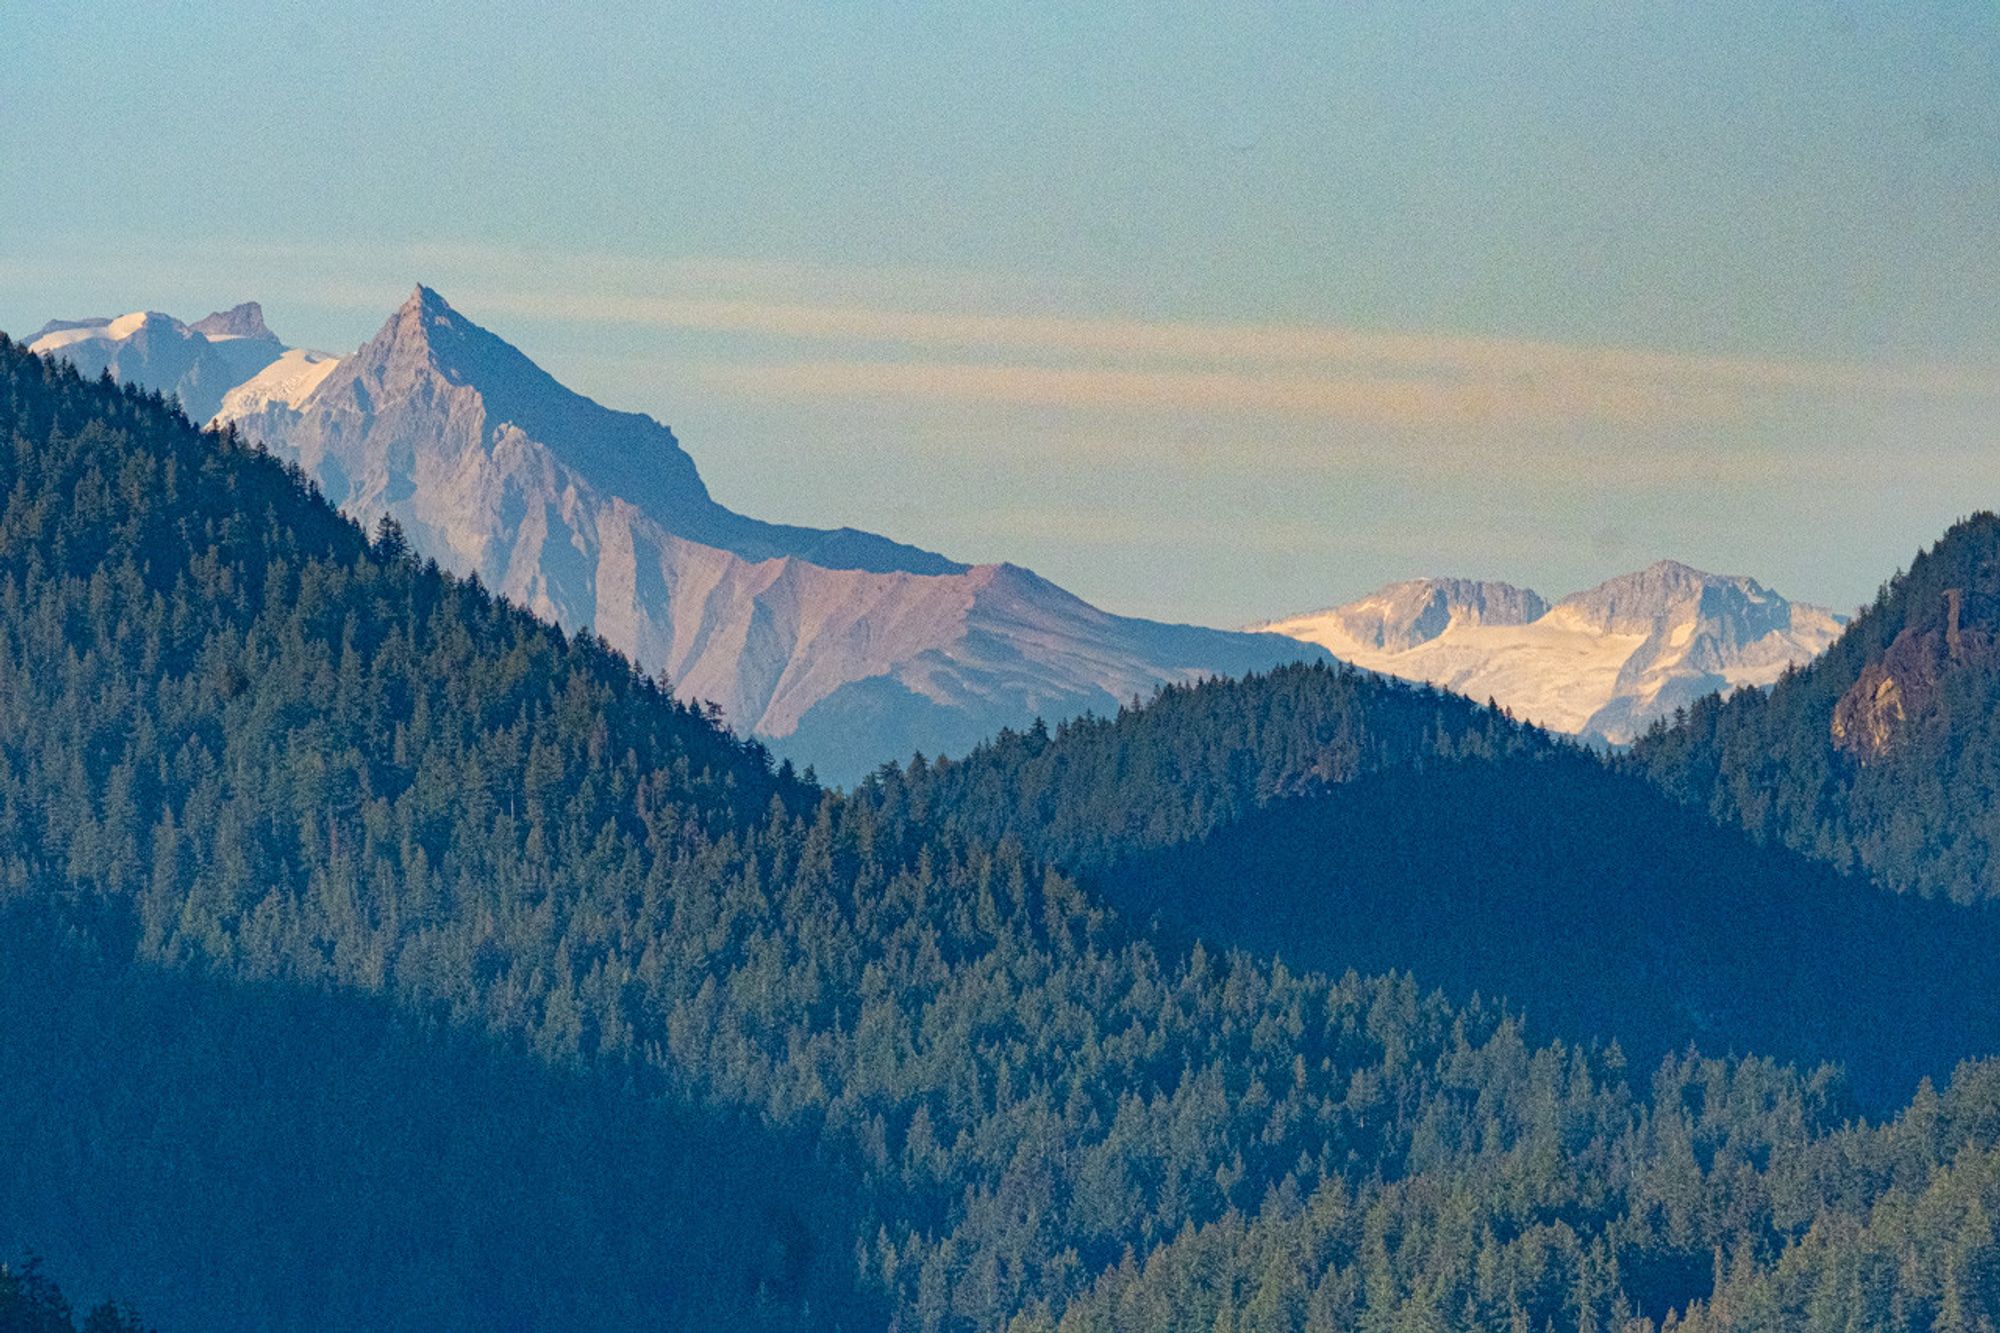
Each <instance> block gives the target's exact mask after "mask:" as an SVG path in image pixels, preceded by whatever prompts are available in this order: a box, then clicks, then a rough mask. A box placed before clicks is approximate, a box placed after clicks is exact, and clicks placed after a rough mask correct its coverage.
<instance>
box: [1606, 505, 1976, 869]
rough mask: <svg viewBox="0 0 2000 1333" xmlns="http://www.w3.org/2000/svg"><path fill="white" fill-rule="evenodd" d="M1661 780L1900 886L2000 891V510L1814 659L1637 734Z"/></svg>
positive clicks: (1896, 583)
mask: <svg viewBox="0 0 2000 1333" xmlns="http://www.w3.org/2000/svg"><path fill="white" fill-rule="evenodd" d="M1629 762H1630V764H1631V766H1632V767H1633V768H1634V769H1635V770H1636V771H1638V772H1640V773H1643V774H1644V775H1645V776H1646V777H1647V778H1648V779H1649V780H1651V781H1652V782H1654V783H1656V784H1657V785H1658V786H1659V787H1660V788H1661V789H1662V790H1663V791H1666V792H1667V793H1669V794H1670V795H1672V796H1674V797H1675V798H1677V799H1679V800H1682V801H1685V802H1687V803H1688V804H1690V805H1693V806H1695V807H1697V808H1699V809H1701V810H1704V811H1706V812H1708V813H1709V814H1710V815H1712V816H1713V817H1714V818H1715V819H1717V820H1719V821H1721V822H1724V823H1728V824H1733V825H1737V826H1740V827H1742V828H1744V829H1746V830H1748V831H1749V832H1750V833H1751V834H1752V835H1754V836H1756V837H1758V838H1762V839H1765V840H1767V841H1771V842H1775V843H1779V844H1782V845H1784V846H1787V847H1792V848H1796V849H1798V850H1799V851H1801V852H1803V853H1805V854H1807V855H1809V856H1813V857H1816V858H1818V859H1820V860H1823V861H1826V862H1828V863H1830V864H1832V865H1835V866H1839V867H1842V868H1850V867H1851V868H1856V869H1859V870H1861V871H1863V872H1865V873H1866V874H1868V875H1869V876H1871V877H1873V878H1874V879H1876V880H1878V881H1879V882H1881V883H1882V884H1884V885H1886V886H1888V887H1890V888H1892V889H1897V890H1902V891H1907V892H1912V893H1917V894H1923V895H1926V896H1934V897H1941V898H1949V899H1951V900H1953V901H1955V902H1961V903H1964V902H1975V901H1980V900H1983V899H1988V898H1994V897H2000V801H1996V799H1995V796H1994V793H1995V792H1996V791H2000V518H1996V517H1995V516H1994V515H1992V514H1990V513H1982V514H1975V515H1973V516H1972V517H1971V518H1968V519H1966V520H1964V521H1962V522H1960V523H1958V524H1956V525H1954V526H1953V527H1952V529H1951V530H1950V531H1949V532H1947V533H1946V534H1945V535H1944V537H1943V538H1942V539H1941V540H1939V541H1938V542H1937V544H1936V545H1935V546H1933V547H1932V548H1931V549H1930V550H1928V551H1924V552H1921V553H1919V554H1918V555H1917V557H1916V558H1915V559H1914V560H1913V561H1912V562H1911V564H1910V568H1909V570H1908V571H1907V572H1905V573H1902V574H1899V575H1897V576H1896V577H1895V578H1893V579H1891V580H1890V581H1889V582H1888V583H1886V584H1884V585H1883V587H1882V589H1881V591H1880V592H1879V593H1878V594H1877V596H1876V598H1875V601H1874V603H1873V604H1872V605H1871V606H1869V607H1867V608H1866V609H1865V610H1863V611H1862V612H1861V614H1860V615H1858V616H1857V617H1856V618H1855V620H1854V622H1853V624H1851V625H1850V626H1848V628H1847V631H1846V632H1845V633H1844V634H1842V635H1841V637H1840V638H1839V639H1838V640H1837V641H1836V642H1835V643H1834V644H1833V646H1832V647H1831V648H1829V649H1828V650H1827V651H1826V653H1824V654H1823V655H1822V656H1821V657H1820V658H1819V659H1818V660H1816V661H1814V662H1812V663H1811V664H1809V665H1807V666H1805V667H1803V668H1801V669H1799V670H1796V671H1792V672H1789V673H1788V674H1787V675H1786V676H1785V677H1784V678H1783V679H1782V680H1780V681H1779V682H1778V683H1777V685H1776V686H1775V687H1773V688H1772V689H1771V690H1770V691H1769V693H1763V692H1759V691H1755V690H1741V691H1738V692H1736V693H1735V694H1732V695H1730V696H1729V697H1727V698H1723V697H1721V696H1715V695H1711V696H1709V697H1708V698H1706V699H1703V700H1701V701H1700V702H1698V703H1697V704H1695V705H1694V706H1693V707H1692V708H1690V709H1689V710H1687V713H1686V715H1685V716H1684V717H1679V718H1676V719H1675V722H1674V724H1673V725H1672V726H1667V725H1665V724H1661V725H1659V726H1656V727H1655V728H1654V729H1653V730H1652V731H1651V732H1650V733H1649V734H1648V735H1646V736H1644V737H1642V738H1641V739H1640V740H1639V742H1638V743H1637V744H1636V745H1635V746H1634V747H1633V751H1632V755H1631V758H1630V761H1629Z"/></svg>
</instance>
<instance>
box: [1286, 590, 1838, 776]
mask: <svg viewBox="0 0 2000 1333" xmlns="http://www.w3.org/2000/svg"><path fill="white" fill-rule="evenodd" d="M1845 623H1846V618H1845V617H1844V616H1839V615H1836V614H1834V613H1833V612H1831V611H1827V610H1824V609H1823V608H1820V607H1817V606H1809V605H1807V604H1805V603H1803V602H1792V601H1788V600H1786V599H1785V598H1783V597H1781V596H1779V595H1778V594H1777V593H1775V592H1772V591H1771V590H1770V589H1768V588H1765V587H1764V586H1763V585H1762V584H1759V583H1758V582H1757V581H1756V580H1754V579H1749V578H1743V577H1739V576H1733V575H1721V574H1708V573H1704V572H1702V571H1701V570H1698V569H1691V568H1689V567H1688V566H1686V565H1683V564H1680V563H1678V562H1677V561H1672V560H1662V561H1659V562H1658V563H1656V564H1652V565H1649V566H1647V567H1646V568H1645V569H1642V570H1639V571H1637V572H1636V573H1631V574H1624V575H1621V576H1619V577H1617V578H1614V579H1610V580H1607V581H1606V582H1604V583H1601V584H1599V585H1598V586H1596V587H1595V588H1591V589H1588V590H1586V591H1584V592H1578V593H1572V594H1571V595H1569V596H1567V597H1564V598H1562V599H1560V600H1559V601H1556V602H1554V603H1553V604H1551V603H1550V602H1548V601H1546V600H1545V599H1544V598H1543V597H1542V596H1541V595H1540V594H1539V593H1536V592H1534V591H1532V590H1530V589H1527V588H1518V587H1515V586H1513V585H1512V584H1508V583H1497V582H1482V581H1476V580H1472V579H1449V578H1430V579H1415V580H1411V581H1409V582H1404V583H1392V584H1389V585H1388V586H1387V587H1384V588H1382V589H1380V590H1378V591H1377V592H1374V593H1372V594H1370V595H1369V596H1367V597H1363V598H1360V599H1359V600H1357V601H1353V602H1348V603H1346V604H1344V605H1341V606H1336V607H1333V608H1330V609H1328V610H1325V611H1315V612H1311V613H1308V614H1305V615H1298V616H1291V617H1287V618H1285V619H1282V620H1274V621H1270V622H1267V623H1265V624H1262V625H1258V626H1256V627H1255V628H1256V629H1259V630H1262V631H1268V632H1275V633H1279V634H1289V635H1292V636H1294V637H1296V638H1299V639H1302V640H1304V641H1306V642H1309V643H1315V644H1318V645H1320V646H1321V647H1324V648H1326V649H1327V650H1328V651H1329V652H1331V653H1333V654H1334V655H1335V656H1336V657H1339V658H1340V659H1341V660H1343V661H1346V662H1350V663H1353V664H1354V665H1355V666H1359V667H1364V668H1366V669H1368V670H1371V671H1380V672H1383V673H1385V674H1388V675H1392V676H1400V677H1402V678H1404V679H1406V680H1421V681H1429V682H1430V683H1432V684H1434V685H1440V686H1443V687H1445V688H1446V689H1450V690H1454V691H1457V692H1458V693H1461V694H1465V695H1469V696H1471V697H1472V698H1474V699H1479V700H1487V699H1491V700H1492V701H1493V702H1495V703H1497V704H1499V705H1500V706H1501V707H1503V708H1507V709H1510V710H1512V711H1513V712H1514V713H1515V714H1516V715H1518V716H1520V717H1523V718H1525V719H1527V720H1529V721H1531V722H1535V723H1537V724H1539V725H1542V726H1545V727H1548V728H1550V729H1551V730H1554V731H1560V732H1567V733H1569V734H1571V735H1577V736H1582V737H1583V738H1585V739H1586V740H1590V741H1595V742H1600V743H1607V744H1611V745H1622V744H1625V743H1628V742H1630V741H1632V740H1633V739H1635V738H1636V737H1637V736H1639V735H1640V734H1642V733H1643V732H1644V731H1645V730H1646V729H1647V727H1648V726H1650V725H1651V724H1652V723H1654V722H1655V721H1659V720H1663V719H1669V718H1671V717H1672V716H1673V715H1674V713H1675V712H1676V710H1679V709H1684V708H1686V707H1688V706H1689V705H1691V704H1693V703H1694V702H1695V701H1696V700H1697V699H1700V698H1702V697H1703V696H1705V695H1708V694H1713V693H1718V692H1720V693H1728V692H1730V691H1732V690H1736V689H1740V688H1743V687H1746V686H1755V687H1766V686H1769V685H1771V684H1773V683H1774V682H1775V681H1776V680H1777V679H1778V678H1779V677H1780V676H1781V675H1783V674H1784V672H1785V671H1786V670H1787V669H1788V668H1791V667H1795V666H1799V665H1802V664H1804V663H1806V662H1809V661H1811V660H1812V659H1813V658H1814V657H1816V656H1817V655H1818V654H1819V653H1820V652H1822V651H1823V650H1824V649H1825V648H1826V646H1827V645H1828V644H1830V643H1832V642H1833V640H1834V639H1835V638H1836V637H1837V636H1838V635H1839V633H1840V630H1841V627H1842V626H1843V625H1844V624H1845Z"/></svg>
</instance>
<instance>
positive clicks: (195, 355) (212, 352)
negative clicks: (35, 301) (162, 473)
mask: <svg viewBox="0 0 2000 1333" xmlns="http://www.w3.org/2000/svg"><path fill="white" fill-rule="evenodd" d="M28 350H29V351H31V352H37V353H42V354H45V355H54V356H60V357H62V358H63V359H64V360H66V361H69V362H71V363H72V364H74V365H75V366H76V368H77V369H78V370H81V371H82V372H83V373H84V374H86V375H100V374H102V373H104V372H105V371H107V370H108V371H110V372H111V377H112V378H113V379H115V380H117V381H118V382H119V383H121V384H125V383H131V384H143V385H145V386H147V387H148V388H153V389H158V390H160V391H161V392H163V393H169V394H172V395H174V396H175V397H177V398H179V399H180V401H181V407H182V408H183V410H185V411H186V412H187V414H188V416H189V417H190V418H191V419H192V420H194V421H197V422H205V421H207V420H209V419H210V418H211V417H213V416H214V415H215V414H216V412H217V411H218V410H219V409H220V408H221V407H222V400H223V396H224V395H225V394H227V393H228V392H229V391H230V390H231V389H234V388H236V387H237V386H238V385H240V384H242V383H244V382H245V381H246V380H249V379H250V378H252V377H253V376H255V375H256V374H258V372H260V371H262V370H263V369H264V368H265V367H267V366H269V365H270V364H271V363H272V362H274V361H277V360H278V359H279V358H280V357H281V356H283V355H284V354H285V351H286V348H285V345H284V344H283V343H281V342H279V341H278V339H277V338H276V337H275V336H274V335H273V334H272V333H271V331H270V329H268V328H266V327H265V326H264V312H263V309H262V307H260V306H259V305H258V304H257V303H256V302H255V301H248V302H245V303H244V304H242V305H239V306H237V307H235V308H234V309H231V310H220V311H217V312H216V313H214V314H212V315H209V316H207V317H206V318H204V319H200V320H197V321H195V322H194V323H193V324H183V323H181V322H180V321H179V320H177V319H175V318H173V317H172V316H171V315H163V314H160V313H159V312H158V311H151V310H139V311H134V312H133V313H131V314H129V315H121V316H119V317H118V318H116V319H108V318H98V319H73V320H52V321H50V322H49V323H48V324H45V325H43V326H42V328H41V330H40V331H39V332H37V333H36V334H35V335H34V337H33V338H31V339H29V341H28Z"/></svg>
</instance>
